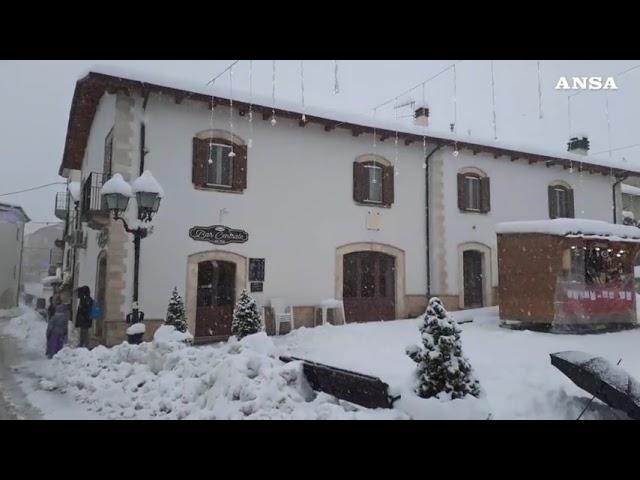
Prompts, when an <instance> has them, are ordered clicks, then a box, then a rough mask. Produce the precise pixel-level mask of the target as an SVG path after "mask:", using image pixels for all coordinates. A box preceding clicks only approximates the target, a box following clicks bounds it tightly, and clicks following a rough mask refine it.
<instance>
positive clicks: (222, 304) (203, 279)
mask: <svg viewBox="0 0 640 480" xmlns="http://www.w3.org/2000/svg"><path fill="white" fill-rule="evenodd" d="M235 285H236V264H235V263H232V262H219V261H212V262H211V261H207V262H201V263H199V264H198V300H197V310H196V334H195V336H196V337H200V338H201V337H212V338H211V339H212V340H224V339H226V338H228V337H229V336H231V319H232V317H233V307H234V305H235V298H236V292H235Z"/></svg>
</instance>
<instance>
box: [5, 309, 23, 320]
mask: <svg viewBox="0 0 640 480" xmlns="http://www.w3.org/2000/svg"><path fill="white" fill-rule="evenodd" d="M23 313H24V311H23V309H22V308H21V307H14V308H7V309H1V308H0V318H14V317H19V316H20V315H22V314H23Z"/></svg>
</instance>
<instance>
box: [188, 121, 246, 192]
mask: <svg viewBox="0 0 640 480" xmlns="http://www.w3.org/2000/svg"><path fill="white" fill-rule="evenodd" d="M192 181H193V184H194V185H195V186H196V187H199V188H206V189H211V190H218V191H227V192H242V191H243V190H244V189H245V188H247V146H246V145H245V144H244V142H242V140H240V139H239V137H236V136H231V135H230V134H228V133H226V132H223V131H216V130H214V131H208V132H203V133H200V134H198V135H196V136H195V137H193V170H192Z"/></svg>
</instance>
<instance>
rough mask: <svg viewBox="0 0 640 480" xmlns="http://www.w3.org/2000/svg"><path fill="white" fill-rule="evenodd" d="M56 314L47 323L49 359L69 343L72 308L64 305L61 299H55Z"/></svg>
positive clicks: (56, 297)
mask: <svg viewBox="0 0 640 480" xmlns="http://www.w3.org/2000/svg"><path fill="white" fill-rule="evenodd" d="M53 304H54V306H55V310H56V311H55V313H54V314H53V315H52V316H51V318H49V321H48V322H47V358H52V357H53V356H54V355H55V354H56V353H58V352H59V351H60V350H61V349H62V347H64V344H65V343H66V342H67V336H68V335H67V334H68V325H69V319H70V317H71V306H70V305H68V304H65V303H62V300H61V299H60V297H58V296H55V297H53Z"/></svg>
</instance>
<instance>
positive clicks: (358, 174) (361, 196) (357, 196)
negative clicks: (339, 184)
mask: <svg viewBox="0 0 640 480" xmlns="http://www.w3.org/2000/svg"><path fill="white" fill-rule="evenodd" d="M367 183H368V178H367V169H366V168H365V167H364V165H363V164H362V163H359V162H353V199H354V200H355V201H356V202H359V203H362V202H364V200H365V196H366V191H367V190H366V187H367Z"/></svg>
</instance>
